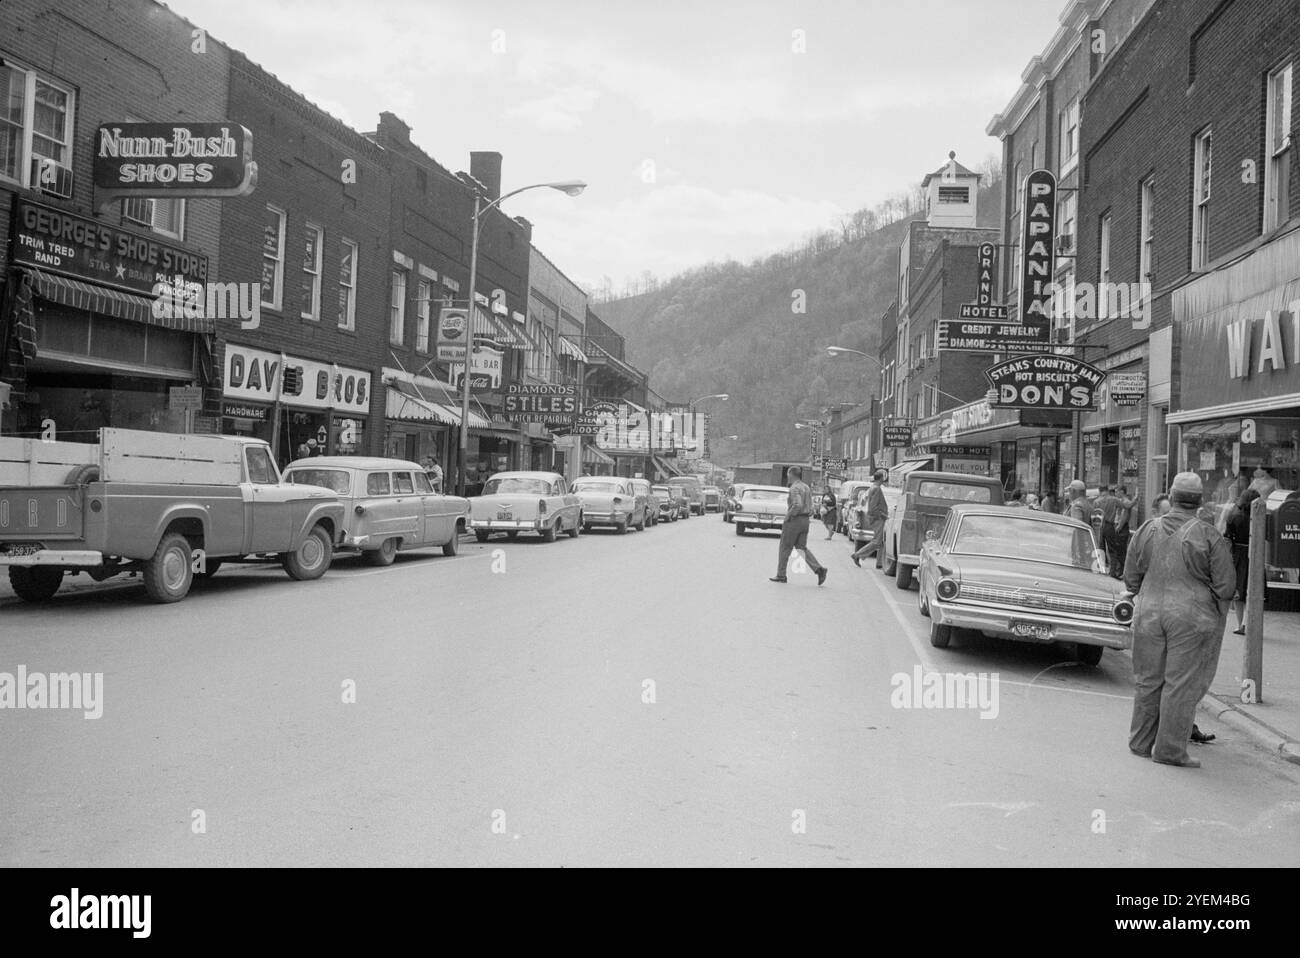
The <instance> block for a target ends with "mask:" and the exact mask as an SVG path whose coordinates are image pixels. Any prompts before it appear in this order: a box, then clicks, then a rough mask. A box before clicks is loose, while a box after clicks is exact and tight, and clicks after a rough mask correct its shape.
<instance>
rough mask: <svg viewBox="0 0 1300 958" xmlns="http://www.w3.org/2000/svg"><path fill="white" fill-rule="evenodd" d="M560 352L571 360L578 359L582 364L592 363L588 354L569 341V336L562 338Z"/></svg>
mask: <svg viewBox="0 0 1300 958" xmlns="http://www.w3.org/2000/svg"><path fill="white" fill-rule="evenodd" d="M560 352H561V354H563V355H565V356H568V357H569V358H571V359H576V360H577V361H578V362H580V363H590V362H591V360H590V359H588V358H587V354H586V353H584V352H583V351H582V350H581V349H579V348H578V344H577V343H575V342H574V341H573V340H571V339H569V337H568V336H561V337H560Z"/></svg>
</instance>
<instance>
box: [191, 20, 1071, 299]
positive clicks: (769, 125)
mask: <svg viewBox="0 0 1300 958" xmlns="http://www.w3.org/2000/svg"><path fill="white" fill-rule="evenodd" d="M1064 5H1065V4H1064V0H980V2H978V3H976V2H971V0H906V2H900V0H807V2H803V3H795V2H778V0H744V2H741V0H691V2H683V0H548V2H538V0H493V2H491V3H483V2H471V0H455V2H441V0H364V2H360V0H222V2H220V3H214V2H212V0H171V2H170V3H169V6H171V7H172V8H173V9H175V10H176V11H178V12H179V13H181V14H183V15H184V16H186V17H188V18H189V19H191V20H192V21H194V22H195V23H196V24H197V25H198V26H200V27H203V28H205V29H206V30H207V31H208V32H209V33H210V34H211V35H212V36H213V37H215V38H216V39H218V40H220V41H222V42H224V43H227V44H229V45H230V46H233V47H235V48H236V49H239V50H242V51H244V52H245V53H246V54H247V55H248V56H249V58H250V59H252V60H254V61H255V62H257V63H260V64H261V65H262V66H264V67H265V68H266V69H268V70H269V71H271V72H272V73H274V74H276V75H277V76H278V77H280V78H281V79H282V80H284V81H285V82H287V83H288V84H289V85H291V86H292V87H294V88H295V89H296V90H298V91H299V92H301V93H302V94H303V95H305V96H306V97H307V98H308V99H310V100H312V101H313V102H315V103H316V104H318V105H319V106H321V107H322V108H324V109H326V110H328V111H329V112H330V113H332V114H334V115H335V116H337V117H339V118H340V119H342V120H343V121H344V122H346V123H347V124H348V125H350V126H352V127H353V128H355V129H357V130H363V131H364V130H372V129H374V128H375V126H376V125H377V123H378V117H379V113H380V112H381V111H383V110H391V111H392V112H394V113H396V114H397V115H398V116H400V117H401V118H402V119H404V120H405V121H406V122H407V123H409V124H410V126H411V128H412V134H411V135H412V138H413V139H414V140H415V141H416V142H417V143H418V144H419V145H420V146H421V147H423V148H424V149H425V150H426V151H427V152H428V153H429V154H430V155H432V156H434V157H435V158H437V159H438V161H439V162H441V163H442V164H443V165H445V166H447V167H449V168H450V169H451V170H453V171H455V170H460V169H468V167H469V152H470V151H471V150H497V151H499V152H501V153H502V154H503V155H504V164H503V188H504V189H506V190H510V189H513V188H515V187H518V186H523V185H526V184H529V183H536V182H541V181H546V180H558V179H583V180H585V181H587V183H588V184H590V185H589V187H588V189H587V191H586V192H585V193H584V194H583V195H582V196H580V197H578V198H576V199H575V198H569V197H566V196H564V195H562V194H560V193H557V192H554V191H551V190H539V191H535V192H531V193H526V194H523V195H521V196H519V197H517V198H515V199H512V200H510V201H508V204H507V207H506V208H507V211H508V212H510V213H511V214H513V215H522V216H526V217H528V218H529V219H530V220H532V221H533V223H534V234H533V239H534V242H535V243H536V244H537V245H538V247H539V248H541V249H542V250H543V251H544V252H545V253H546V254H547V255H548V256H549V257H550V258H551V259H552V260H553V261H554V262H555V263H557V265H559V266H560V267H561V268H562V269H564V270H565V271H566V272H567V273H568V274H569V275H570V276H572V277H573V278H574V279H576V280H578V281H579V282H582V283H584V284H587V285H591V286H594V285H598V284H599V282H600V281H601V278H602V277H604V276H609V277H611V278H612V279H613V280H614V282H615V285H616V286H617V285H621V283H622V281H623V280H625V279H626V278H627V277H629V276H634V275H639V274H640V273H641V272H642V271H644V270H649V271H651V272H653V273H655V274H656V275H659V276H661V277H667V276H669V275H671V274H672V273H674V272H677V271H679V270H681V269H685V268H689V267H691V266H696V265H700V264H703V263H706V262H709V261H710V260H722V259H727V258H737V259H741V260H747V259H749V258H751V257H753V256H756V255H761V254H764V253H767V252H771V251H774V250H777V249H780V248H782V247H784V246H787V245H789V244H790V243H792V242H795V241H797V240H798V239H800V238H801V237H803V236H805V235H806V234H808V233H809V232H810V231H813V230H816V229H820V228H826V227H829V226H832V225H833V224H834V223H835V222H836V221H837V219H838V217H839V215H840V214H841V213H844V212H848V211H852V210H855V209H858V208H860V207H863V206H871V205H874V204H875V203H877V202H879V201H880V200H881V199H883V198H884V197H886V196H889V195H890V194H893V193H896V192H898V191H899V190H901V189H904V188H906V187H907V186H908V185H910V184H913V183H915V182H917V181H919V179H920V178H921V176H923V175H924V174H925V173H926V172H928V171H931V170H934V169H936V168H938V167H939V166H940V165H941V163H942V162H944V160H945V159H946V157H947V154H948V151H949V150H956V151H957V158H958V159H959V160H961V161H963V162H965V163H966V164H967V165H969V166H972V167H974V166H977V165H979V164H980V163H981V162H982V161H983V160H984V159H985V158H987V157H988V156H989V155H990V154H993V153H996V152H997V150H998V144H997V141H996V140H993V139H991V138H989V137H986V136H985V135H984V128H985V126H986V125H987V123H988V121H989V119H990V118H991V117H992V116H993V115H994V114H995V113H997V112H998V111H999V110H1000V109H1001V108H1002V107H1003V106H1005V104H1006V103H1007V101H1008V100H1009V99H1010V98H1011V96H1012V95H1013V94H1014V92H1015V90H1016V88H1017V86H1018V84H1019V76H1020V72H1021V71H1022V70H1023V68H1024V66H1025V64H1026V63H1027V62H1028V60H1029V58H1030V57H1031V56H1032V55H1034V54H1035V53H1037V52H1039V51H1040V50H1041V49H1042V47H1043V46H1044V45H1045V44H1046V43H1047V41H1048V40H1049V39H1050V37H1051V35H1052V34H1053V32H1054V31H1055V30H1056V28H1057V26H1058V22H1057V17H1058V15H1059V14H1060V12H1061V10H1062V8H1063V7H1064Z"/></svg>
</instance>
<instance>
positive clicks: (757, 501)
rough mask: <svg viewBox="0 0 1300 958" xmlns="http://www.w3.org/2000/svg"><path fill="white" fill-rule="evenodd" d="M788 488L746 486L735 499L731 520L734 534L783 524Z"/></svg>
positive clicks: (788, 494) (777, 526)
mask: <svg viewBox="0 0 1300 958" xmlns="http://www.w3.org/2000/svg"><path fill="white" fill-rule="evenodd" d="M789 503H790V490H789V488H787V487H786V486H746V487H745V488H744V490H743V491H742V492H741V493H740V496H739V497H738V498H737V499H736V509H735V512H733V513H732V521H733V522H734V523H735V524H736V535H738V536H743V535H744V534H745V533H746V532H748V531H749V530H750V529H775V530H777V531H778V532H779V531H780V530H781V527H782V526H783V525H785V514H786V512H788V511H789V508H790V505H789Z"/></svg>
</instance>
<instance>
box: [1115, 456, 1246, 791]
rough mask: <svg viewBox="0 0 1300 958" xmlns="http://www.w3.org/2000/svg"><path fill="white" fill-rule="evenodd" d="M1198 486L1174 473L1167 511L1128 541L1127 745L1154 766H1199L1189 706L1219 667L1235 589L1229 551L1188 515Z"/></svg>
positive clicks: (1190, 475) (1197, 500) (1189, 475)
mask: <svg viewBox="0 0 1300 958" xmlns="http://www.w3.org/2000/svg"><path fill="white" fill-rule="evenodd" d="M1202 494H1203V488H1202V486H1201V479H1200V477H1199V476H1198V475H1197V474H1196V473H1194V472H1182V473H1179V474H1178V475H1177V476H1175V477H1174V481H1173V485H1172V486H1171V487H1170V490H1169V498H1170V500H1171V502H1172V504H1173V508H1172V509H1171V510H1170V511H1169V514H1168V515H1165V516H1163V517H1158V518H1153V519H1150V520H1148V521H1147V522H1145V523H1144V524H1143V525H1142V528H1141V529H1139V530H1138V532H1137V535H1136V536H1135V537H1134V539H1133V542H1132V544H1131V545H1130V546H1129V550H1128V557H1127V561H1126V562H1125V564H1124V586H1125V588H1126V589H1127V590H1128V591H1129V592H1131V593H1134V594H1136V596H1137V599H1136V602H1135V605H1136V609H1135V612H1134V616H1133V682H1134V686H1135V688H1134V693H1133V723H1132V727H1131V729H1130V732H1129V741H1128V747H1129V750H1130V751H1131V752H1132V753H1133V754H1134V755H1139V756H1141V757H1143V758H1146V757H1148V756H1149V757H1150V758H1151V759H1152V760H1153V761H1156V762H1159V763H1160V764H1162V765H1179V766H1183V767H1185V768H1199V767H1200V765H1201V763H1200V761H1199V760H1198V759H1194V758H1192V757H1190V756H1189V755H1188V754H1187V740H1188V737H1189V736H1190V735H1191V732H1192V719H1193V718H1194V717H1195V714H1196V706H1197V703H1199V702H1200V701H1201V698H1202V697H1203V696H1204V695H1205V693H1206V692H1207V691H1209V688H1210V682H1211V680H1212V679H1213V678H1214V673H1215V670H1216V669H1217V668H1218V664H1219V647H1220V646H1221V645H1222V644H1223V629H1224V626H1225V625H1226V624H1227V617H1228V602H1229V600H1230V599H1231V598H1232V596H1233V594H1234V593H1235V592H1236V589H1237V580H1236V572H1235V569H1234V568H1233V564H1232V550H1231V549H1230V548H1229V547H1228V543H1227V541H1226V540H1225V539H1224V538H1223V536H1221V535H1220V534H1219V533H1218V531H1217V530H1216V529H1215V528H1214V526H1212V525H1210V524H1209V523H1208V522H1203V521H1201V520H1200V519H1197V518H1196V511H1197V509H1198V508H1200V505H1201V497H1202Z"/></svg>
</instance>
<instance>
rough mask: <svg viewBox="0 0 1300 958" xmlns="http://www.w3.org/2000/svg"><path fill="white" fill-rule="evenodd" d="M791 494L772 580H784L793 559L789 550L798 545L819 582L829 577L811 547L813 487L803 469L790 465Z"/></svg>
mask: <svg viewBox="0 0 1300 958" xmlns="http://www.w3.org/2000/svg"><path fill="white" fill-rule="evenodd" d="M789 475H790V479H791V482H790V494H789V496H788V498H787V500H786V501H787V503H788V506H787V509H786V515H785V522H784V523H782V525H781V546H780V551H779V552H778V553H777V560H776V575H774V576H773V577H772V578H771V580H770V581H772V582H785V581H787V580H786V577H785V568H786V564H787V563H788V562H789V561H790V553H791V552H793V551H794V550H795V549H799V550H800V551H801V552H803V556H804V559H805V560H807V562H808V568H809V569H811V570H812V571H813V572H816V573H817V584H818V585H821V584H822V583H823V582H825V581H826V572H827V569H826V567H825V566H824V565H822V564H821V563H820V562H818V561H817V557H816V556H815V555H813V554H812V553H811V552H810V551H809V550H808V523H809V522H810V521H811V520H812V514H813V503H812V490H811V489H809V488H808V484H807V483H806V482H804V481H803V469H801V468H800V467H799V466H791V467H790V473H789Z"/></svg>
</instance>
